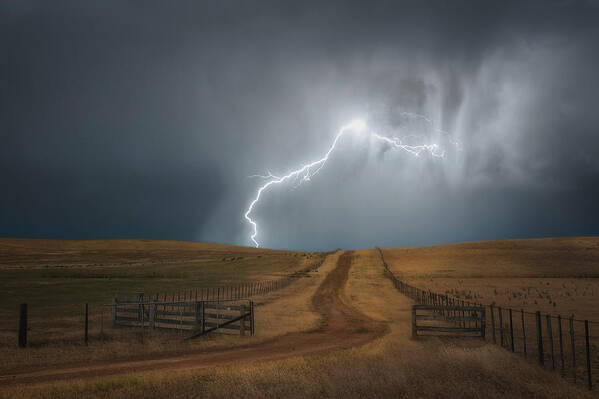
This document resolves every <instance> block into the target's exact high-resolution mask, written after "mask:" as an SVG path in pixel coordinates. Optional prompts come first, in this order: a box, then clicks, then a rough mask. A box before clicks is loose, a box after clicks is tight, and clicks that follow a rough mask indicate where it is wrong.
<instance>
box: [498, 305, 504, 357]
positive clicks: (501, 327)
mask: <svg viewBox="0 0 599 399" xmlns="http://www.w3.org/2000/svg"><path fill="white" fill-rule="evenodd" d="M497 311H498V312H499V338H500V341H501V347H503V310H502V309H501V306H498V307H497Z"/></svg>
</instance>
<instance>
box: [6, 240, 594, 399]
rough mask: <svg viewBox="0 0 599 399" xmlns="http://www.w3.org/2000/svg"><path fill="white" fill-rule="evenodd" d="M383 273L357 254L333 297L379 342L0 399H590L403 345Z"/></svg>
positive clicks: (478, 346)
mask: <svg viewBox="0 0 599 399" xmlns="http://www.w3.org/2000/svg"><path fill="white" fill-rule="evenodd" d="M324 266H325V267H328V266H329V265H328V264H327V265H324ZM323 271H324V269H323ZM382 272H383V269H382V267H381V265H380V262H379V261H377V254H376V252H375V251H372V250H364V251H357V253H356V257H355V260H354V265H353V266H352V269H351V270H350V276H349V280H348V283H347V286H346V289H345V292H344V294H343V296H342V299H343V300H344V301H345V302H346V303H347V304H349V305H350V306H353V307H355V308H356V309H358V310H360V311H362V312H364V313H366V314H368V315H370V316H371V317H372V318H374V319H377V320H384V321H386V323H387V324H388V325H389V333H388V334H387V335H385V336H384V337H382V338H379V339H377V340H375V341H374V342H371V343H370V344H367V345H365V346H363V347H360V348H352V349H349V350H344V351H340V352H335V353H331V354H327V355H320V356H306V357H296V358H290V359H286V360H279V361H271V362H265V363H262V364H255V363H250V364H239V365H235V366H230V367H220V368H216V369H212V370H203V371H195V372H183V373H182V372H177V373H153V374H147V375H142V376H127V377H120V378H105V379H100V380H96V381H88V382H77V381H72V382H63V383H57V384H53V385H50V386H40V387H33V388H31V387H29V388H28V387H19V388H12V389H11V390H9V391H5V392H3V394H4V395H5V397H6V398H17V399H18V398H36V397H39V398H48V397H52V398H59V397H60V398H62V397H66V398H83V397H85V398H163V397H181V398H192V397H193V398H195V397H214V398H225V397H244V398H278V397H289V398H306V397H335V398H337V397H344V398H345V397H347V398H364V397H381V398H383V397H384V398H386V397H401V398H420V397H435V398H506V397H507V398H521V397H526V398H584V397H591V396H590V395H589V394H588V393H587V392H585V391H584V390H582V389H580V388H578V387H575V386H573V385H570V384H567V383H566V382H564V381H563V380H561V379H559V378H556V375H555V374H552V373H548V372H546V371H543V370H542V369H539V368H537V367H536V366H532V365H529V364H527V363H526V362H525V361H523V360H522V359H520V358H518V357H516V356H514V355H512V354H510V353H508V352H506V351H504V350H502V349H500V348H498V347H495V346H491V345H486V344H484V343H483V342H482V341H480V340H475V339H470V340H447V339H445V340H442V339H437V338H426V339H419V340H412V339H410V331H409V325H410V324H409V320H410V305H411V302H410V301H409V300H408V299H407V298H406V297H404V296H402V295H401V294H399V293H398V292H397V291H395V290H394V289H393V287H392V286H391V284H390V282H389V281H388V280H387V279H386V278H385V277H384V275H383V273H382ZM323 274H324V273H323ZM298 287H299V286H298ZM310 287H311V286H310ZM289 288H291V287H289ZM310 289H311V288H310ZM289 294H290V295H296V294H299V296H301V297H303V298H304V297H305V294H306V293H305V292H304V291H303V290H300V292H297V291H290V292H289ZM280 300H290V301H292V302H286V303H287V304H289V305H290V306H301V307H304V309H305V305H306V302H305V301H304V299H299V300H297V302H296V300H295V299H293V300H292V299H284V298H282V297H281V298H280ZM274 305H275V303H274V302H273V306H274ZM266 306H269V305H265V309H266ZM272 310H273V311H274V310H275V309H274V308H273V309H272ZM300 317H301V316H300Z"/></svg>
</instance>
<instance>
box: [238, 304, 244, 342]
mask: <svg viewBox="0 0 599 399" xmlns="http://www.w3.org/2000/svg"><path fill="white" fill-rule="evenodd" d="M239 316H243V317H242V318H241V320H239V335H241V336H244V335H245V305H240V306H239Z"/></svg>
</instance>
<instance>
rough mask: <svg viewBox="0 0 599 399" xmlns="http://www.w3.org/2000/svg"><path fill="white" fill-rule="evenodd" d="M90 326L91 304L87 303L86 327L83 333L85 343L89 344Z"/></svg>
mask: <svg viewBox="0 0 599 399" xmlns="http://www.w3.org/2000/svg"><path fill="white" fill-rule="evenodd" d="M88 326H89V304H87V303H86V304H85V327H84V333H83V340H84V341H85V345H86V346H87V344H88V334H87V333H88Z"/></svg>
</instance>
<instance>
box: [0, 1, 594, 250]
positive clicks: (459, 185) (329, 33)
mask: <svg viewBox="0 0 599 399" xmlns="http://www.w3.org/2000/svg"><path fill="white" fill-rule="evenodd" d="M0 21H1V22H0V126H1V131H2V146H1V147H0V157H1V158H0V168H1V169H0V176H1V177H2V181H3V190H2V195H1V197H0V221H1V222H0V235H2V236H45V237H70V238H90V237H100V236H104V237H105V236H117V237H118V236H127V237H136V236H137V237H150V238H172V239H189V240H192V239H201V240H210V241H224V242H235V243H240V244H249V241H248V233H249V226H248V225H247V224H246V223H244V222H243V219H242V215H243V211H244V209H245V207H246V206H247V204H248V202H249V201H250V199H251V198H252V196H253V195H254V192H255V189H256V187H257V185H258V183H259V181H258V180H255V179H248V178H247V176H248V175H252V174H255V173H262V172H264V171H265V170H267V169H268V170H271V171H273V172H278V173H283V172H286V171H289V170H291V169H292V168H294V167H296V166H297V165H299V164H301V163H302V162H303V161H305V160H308V159H316V158H319V157H320V156H322V153H323V152H324V151H325V150H326V147H327V146H328V145H329V144H330V142H331V140H332V137H333V136H334V134H335V131H336V130H337V129H338V128H339V126H340V125H342V124H343V123H345V122H347V120H349V119H351V118H353V117H355V116H356V115H359V116H365V117H368V119H369V121H370V123H371V124H373V125H376V126H377V128H380V129H386V131H388V132H389V134H392V133H394V132H396V131H399V130H401V129H402V128H404V127H405V117H404V116H402V115H403V112H414V113H420V114H425V115H427V116H429V117H430V118H431V119H432V120H434V121H435V124H436V127H437V128H439V129H443V130H446V131H449V132H451V134H452V137H453V138H454V139H455V140H457V141H459V142H460V144H461V147H462V151H452V152H451V153H449V154H448V157H447V159H445V160H441V161H440V160H436V159H424V160H413V159H408V158H407V157H406V156H405V155H398V154H396V153H394V152H393V151H389V149H385V148H381V147H380V146H378V147H377V146H375V145H373V144H368V145H366V144H365V143H352V142H351V141H348V142H345V143H344V144H343V146H342V147H341V148H340V152H339V153H338V154H335V157H334V158H333V159H332V162H331V163H330V164H329V166H328V169H327V170H326V171H323V172H322V173H321V175H319V176H318V178H315V179H313V181H312V182H311V183H310V185H304V186H302V187H299V188H297V189H291V188H290V187H285V188H282V189H281V190H273V191H271V192H269V193H268V195H265V197H264V202H262V203H261V205H260V206H259V207H257V208H256V210H255V214H254V215H255V216H256V219H257V220H259V221H260V227H261V230H260V232H261V236H260V237H261V238H262V241H263V243H264V244H265V245H267V246H274V247H293V248H308V249H310V248H319V249H320V248H323V249H324V248H330V247H336V246H344V247H364V246H371V245H374V244H380V245H394V246H399V245H421V244H429V243H436V242H447V241H458V240H466V239H495V238H505V237H519V236H542V235H570V234H596V233H597V231H598V230H599V214H598V212H597V211H596V206H595V205H594V204H596V203H597V201H598V200H599V190H597V187H598V185H597V183H599V163H598V161H597V148H599V137H598V134H597V126H598V123H599V113H597V112H596V104H597V103H598V100H599V98H598V97H599V94H597V93H599V91H598V89H599V87H598V86H599V83H598V82H599V79H597V77H596V70H599V53H598V52H597V51H596V48H597V45H598V44H599V43H598V40H597V37H599V32H598V31H599V28H598V26H599V23H598V22H599V11H598V3H597V2H595V1H539V2H535V1H531V2H520V1H519V2H474V1H471V2H464V1H455V2H433V1H429V2H397V1H389V2H312V3H311V2H280V1H276V2H259V3H256V2H227V1H225V2H197V1H193V2H192V1H189V2H186V1H181V2H176V4H170V5H169V6H167V5H166V3H163V2H148V1H146V2H139V3H138V2H120V1H118V2H117V1H98V2H79V1H63V2H52V3H48V2H37V1H14V0H12V1H11V0H3V1H0ZM429 128H430V126H429ZM429 130H430V129H429ZM436 139H439V137H436ZM446 144H447V143H446Z"/></svg>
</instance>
